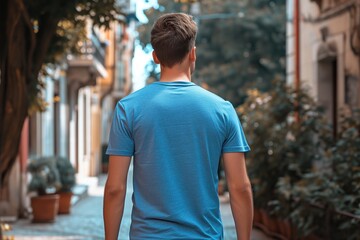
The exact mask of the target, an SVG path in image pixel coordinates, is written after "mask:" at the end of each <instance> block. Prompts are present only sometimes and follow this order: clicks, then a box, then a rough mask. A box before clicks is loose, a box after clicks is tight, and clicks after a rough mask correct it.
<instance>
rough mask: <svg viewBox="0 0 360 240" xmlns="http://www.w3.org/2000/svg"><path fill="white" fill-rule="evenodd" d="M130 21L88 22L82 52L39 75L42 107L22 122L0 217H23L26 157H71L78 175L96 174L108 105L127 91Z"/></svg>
mask: <svg viewBox="0 0 360 240" xmlns="http://www.w3.org/2000/svg"><path fill="white" fill-rule="evenodd" d="M119 4H121V7H122V9H123V10H124V12H125V13H126V14H129V15H130V14H132V12H135V1H129V0H123V1H119ZM135 20H136V18H135V19H134V18H132V19H128V18H127V17H126V16H124V17H123V18H122V19H121V20H120V21H118V22H113V23H112V25H111V27H110V29H108V30H104V29H99V28H97V27H95V26H93V24H92V22H91V21H90V20H89V21H88V22H87V24H86V38H85V39H84V40H83V41H82V42H80V43H79V44H80V45H81V49H80V52H81V54H78V55H72V54H69V55H68V56H67V58H66V59H65V60H64V61H63V63H62V64H59V65H56V66H51V67H50V66H49V68H48V69H47V72H48V73H49V74H48V76H46V77H44V79H43V82H44V86H45V87H44V90H43V98H44V100H45V101H46V103H47V107H46V109H45V111H43V112H36V113H34V114H33V115H31V116H30V117H29V118H28V119H27V120H26V121H25V124H24V127H23V131H22V137H21V142H20V147H19V155H18V159H17V161H16V163H15V164H14V167H13V169H12V172H11V174H10V179H9V186H7V187H6V188H5V190H6V196H5V194H2V196H3V197H2V199H1V201H0V218H1V219H0V220H4V221H11V220H14V219H16V218H17V217H18V216H24V215H26V213H27V210H28V207H29V198H28V195H27V185H28V181H29V179H28V176H27V171H26V167H27V164H28V161H29V159H31V158H36V157H39V156H62V157H66V158H69V159H70V161H71V163H72V164H73V166H74V167H75V169H76V172H77V175H78V176H85V177H88V176H97V175H98V174H99V173H101V162H102V146H103V144H104V142H107V139H108V132H109V129H110V124H111V120H112V112H113V109H114V107H115V104H116V102H117V101H118V100H119V99H121V98H122V97H124V96H126V95H127V94H129V93H130V92H131V89H132V79H131V77H132V76H131V62H132V57H133V45H134V37H135V23H134V21H135Z"/></svg>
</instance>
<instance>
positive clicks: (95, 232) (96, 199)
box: [5, 176, 270, 240]
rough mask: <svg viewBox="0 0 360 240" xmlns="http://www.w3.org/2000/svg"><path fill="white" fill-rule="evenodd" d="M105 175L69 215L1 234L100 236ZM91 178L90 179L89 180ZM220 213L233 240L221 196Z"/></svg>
mask: <svg viewBox="0 0 360 240" xmlns="http://www.w3.org/2000/svg"><path fill="white" fill-rule="evenodd" d="M129 178H130V177H129ZM105 179H106V176H101V177H100V178H99V181H98V184H92V186H90V188H89V196H87V197H85V198H83V199H81V200H80V201H79V202H78V203H76V204H75V205H74V206H73V207H72V212H71V214H70V215H59V216H58V217H57V219H56V222H55V223H50V224H35V223H31V222H30V220H27V219H23V220H18V221H17V222H16V223H14V224H12V229H13V230H12V231H10V232H7V233H6V234H5V236H13V237H14V238H10V239H15V240H28V239H31V240H45V239H46V240H54V239H59V240H75V239H89V240H90V239H103V236H104V230H103V221H102V205H103V197H102V196H103V191H104V182H105ZM92 180H94V179H92ZM131 191H132V186H131V183H129V184H128V194H127V197H126V203H125V212H124V219H123V222H122V225H121V227H120V235H119V239H120V240H127V239H129V238H128V232H129V227H130V212H131V199H130V195H131ZM221 213H222V218H223V223H224V229H225V240H235V239H236V235H235V229H234V222H233V219H232V215H231V210H230V206H229V203H228V202H227V201H226V199H225V200H224V199H222V203H221ZM252 240H270V238H268V237H266V236H265V235H264V234H262V233H261V232H260V231H258V230H254V231H253V233H252Z"/></svg>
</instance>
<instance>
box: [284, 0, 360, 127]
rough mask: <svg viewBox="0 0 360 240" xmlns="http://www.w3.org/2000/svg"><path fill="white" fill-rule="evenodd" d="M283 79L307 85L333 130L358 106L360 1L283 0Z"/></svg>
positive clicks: (301, 85) (359, 102)
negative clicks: (284, 77) (284, 38)
mask: <svg viewBox="0 0 360 240" xmlns="http://www.w3.org/2000/svg"><path fill="white" fill-rule="evenodd" d="M287 6H288V22H287V81H288V83H289V84H292V85H295V86H297V87H303V88H308V89H309V91H310V94H311V95H312V96H313V97H314V98H315V99H316V100H317V101H318V103H319V104H320V105H322V106H323V107H324V108H325V114H326V116H327V118H328V119H329V122H330V123H331V124H332V125H333V126H334V131H335V132H336V129H337V128H338V127H337V125H338V121H339V117H340V115H341V114H351V111H352V110H354V109H356V108H360V56H359V55H360V41H359V38H360V1H359V0H288V5H287Z"/></svg>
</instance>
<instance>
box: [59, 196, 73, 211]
mask: <svg viewBox="0 0 360 240" xmlns="http://www.w3.org/2000/svg"><path fill="white" fill-rule="evenodd" d="M72 195H73V193H72V192H59V196H60V199H59V211H58V213H59V214H69V213H70V208H71V197H72Z"/></svg>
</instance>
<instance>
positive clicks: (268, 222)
mask: <svg viewBox="0 0 360 240" xmlns="http://www.w3.org/2000/svg"><path fill="white" fill-rule="evenodd" d="M261 217H262V221H263V224H264V226H265V228H266V229H267V231H268V232H269V233H270V234H271V233H278V225H277V221H276V220H275V219H274V218H272V217H271V216H270V215H269V214H268V213H267V212H266V211H264V210H261Z"/></svg>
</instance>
